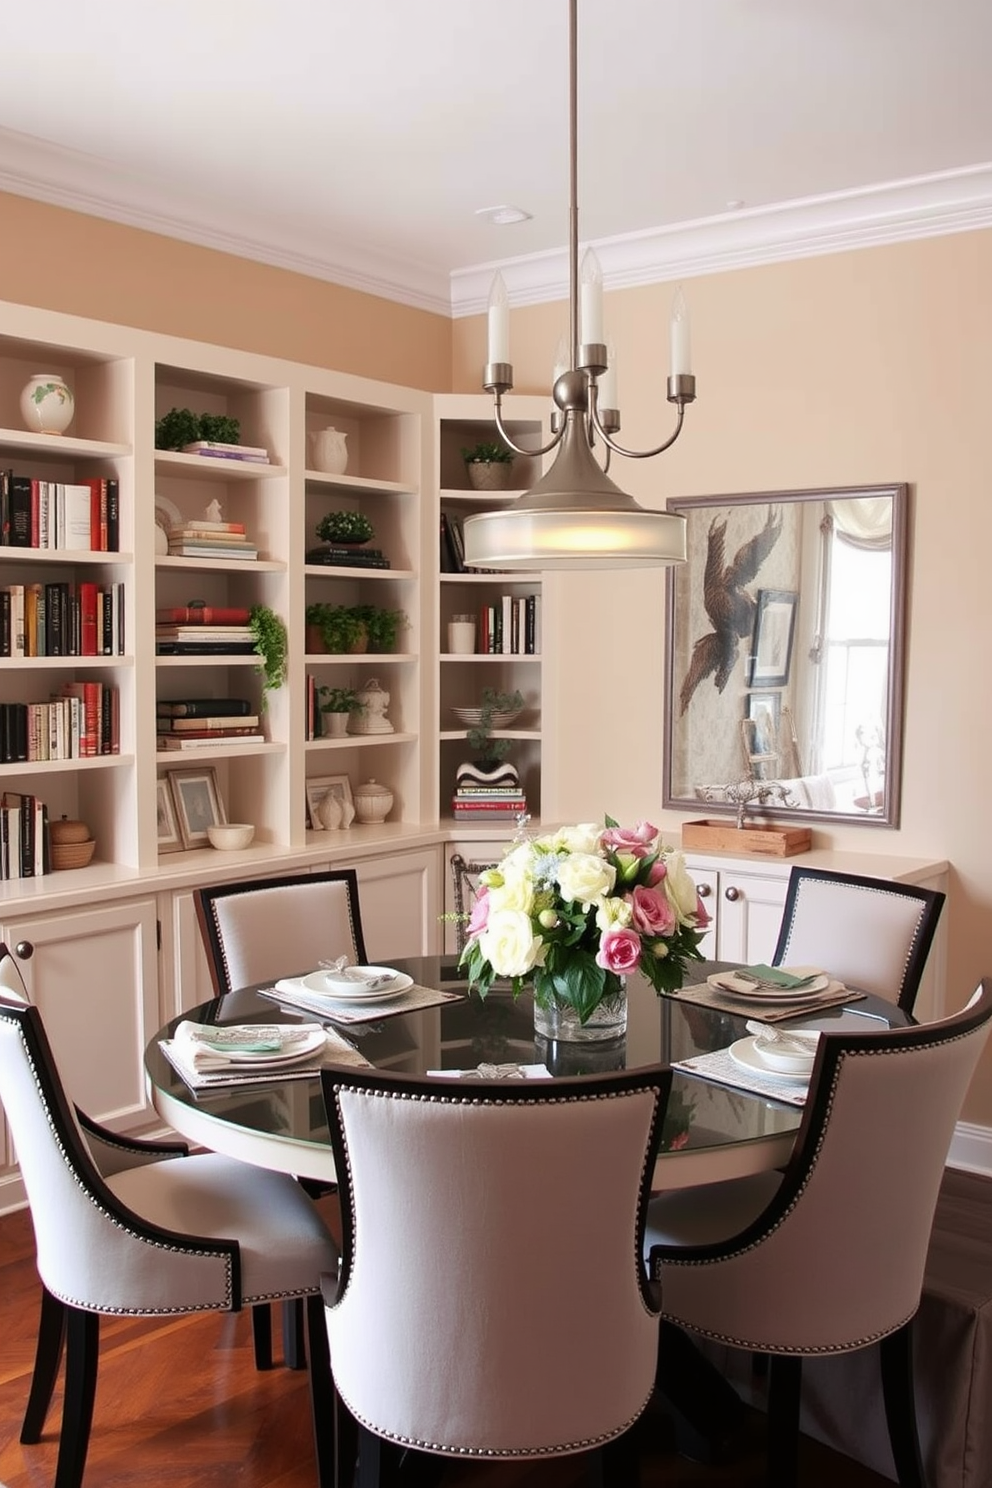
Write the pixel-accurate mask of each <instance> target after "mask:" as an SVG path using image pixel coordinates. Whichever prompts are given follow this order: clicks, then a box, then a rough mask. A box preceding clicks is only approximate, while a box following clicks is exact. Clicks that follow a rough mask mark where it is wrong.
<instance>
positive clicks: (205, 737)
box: [156, 698, 265, 752]
mask: <svg viewBox="0 0 992 1488" xmlns="http://www.w3.org/2000/svg"><path fill="white" fill-rule="evenodd" d="M156 711H157V713H158V720H157V727H158V747H159V749H160V750H167V751H170V752H171V751H173V750H177V749H181V750H195V749H202V748H203V747H204V746H208V745H210V744H223V745H225V746H227V745H228V744H249V743H252V742H253V741H257V740H258V739H264V737H265V735H264V733H263V731H262V726H261V719H260V717H259V715H258V714H257V713H255V712H253V711H252V704H251V703H250V702H249V701H248V699H247V698H184V699H174V700H166V701H162V702H160V703H158V705H157V710H156Z"/></svg>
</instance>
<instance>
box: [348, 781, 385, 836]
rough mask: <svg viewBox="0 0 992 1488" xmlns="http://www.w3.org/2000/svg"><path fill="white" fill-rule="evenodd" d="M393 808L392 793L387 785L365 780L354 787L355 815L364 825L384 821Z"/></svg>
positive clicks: (372, 824) (375, 824) (373, 824)
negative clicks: (362, 783)
mask: <svg viewBox="0 0 992 1488" xmlns="http://www.w3.org/2000/svg"><path fill="white" fill-rule="evenodd" d="M392 809H393V793H392V791H391V790H390V789H389V787H388V786H387V785H379V784H378V782H377V781H375V780H366V782H365V784H364V785H358V786H356V787H355V815H356V817H357V818H358V820H359V821H360V822H362V823H364V824H365V825H366V826H377V825H378V824H379V822H384V821H385V820H386V817H387V816H388V815H389V813H390V812H391V811H392Z"/></svg>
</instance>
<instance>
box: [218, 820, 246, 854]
mask: <svg viewBox="0 0 992 1488" xmlns="http://www.w3.org/2000/svg"><path fill="white" fill-rule="evenodd" d="M254 835H255V828H254V827H253V826H252V824H251V822H226V823H219V822H218V823H217V824H216V825H215V826H212V827H208V828H207V836H208V837H209V838H210V845H211V847H218V848H220V850H221V852H230V851H231V850H232V849H233V848H236V847H247V846H248V845H249V843H250V842H251V840H252V838H253V837H254Z"/></svg>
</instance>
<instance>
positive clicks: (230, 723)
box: [158, 713, 262, 734]
mask: <svg viewBox="0 0 992 1488" xmlns="http://www.w3.org/2000/svg"><path fill="white" fill-rule="evenodd" d="M261 721H262V720H261V718H260V717H259V715H258V714H257V713H241V714H238V715H234V716H232V715H231V714H229V713H228V714H224V713H213V714H211V713H205V714H204V715H203V716H202V717H200V718H160V719H159V720H158V727H159V730H160V731H165V732H169V731H170V730H171V731H172V732H173V733H179V734H185V733H195V732H196V731H197V730H201V731H202V730H204V729H236V730H237V729H243V728H258V726H259V724H260V723H261Z"/></svg>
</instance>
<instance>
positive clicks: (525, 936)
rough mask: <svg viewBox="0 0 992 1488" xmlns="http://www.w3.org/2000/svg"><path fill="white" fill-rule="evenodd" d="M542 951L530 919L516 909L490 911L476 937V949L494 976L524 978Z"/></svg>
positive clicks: (540, 942) (541, 944)
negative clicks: (477, 948)
mask: <svg viewBox="0 0 992 1488" xmlns="http://www.w3.org/2000/svg"><path fill="white" fill-rule="evenodd" d="M542 948H543V942H542V941H541V939H540V938H539V937H538V936H536V935H535V934H534V927H533V925H532V924H531V922H530V917H529V916H528V915H526V914H524V913H523V912H522V911H521V910H518V909H496V910H491V911H490V914H489V919H488V921H487V923H486V928H485V930H483V932H482V934H481V935H480V936H479V949H480V951H481V952H482V954H483V955H484V956H485V958H486V960H487V961H488V962H489V964H490V966H491V967H492V969H493V971H494V972H495V973H496V975H497V976H503V977H515V976H526V975H527V973H528V971H532V970H533V968H534V966H535V965H536V964H537V957H538V952H539V951H540V950H541V949H542Z"/></svg>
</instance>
